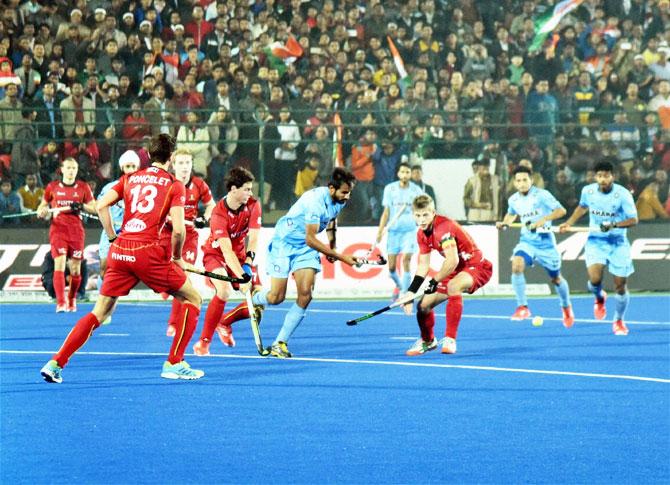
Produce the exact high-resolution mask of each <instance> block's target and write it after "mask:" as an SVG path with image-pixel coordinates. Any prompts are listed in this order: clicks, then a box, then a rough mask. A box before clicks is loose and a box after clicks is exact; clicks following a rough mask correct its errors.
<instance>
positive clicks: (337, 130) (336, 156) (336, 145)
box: [333, 113, 344, 167]
mask: <svg viewBox="0 0 670 485" xmlns="http://www.w3.org/2000/svg"><path fill="white" fill-rule="evenodd" d="M342 132H343V126H342V119H341V118H340V114H339V113H335V116H333V162H334V163H335V166H336V167H344V153H343V151H342Z"/></svg>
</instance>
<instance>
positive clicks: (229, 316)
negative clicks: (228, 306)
mask: <svg viewBox="0 0 670 485" xmlns="http://www.w3.org/2000/svg"><path fill="white" fill-rule="evenodd" d="M245 318H249V307H247V302H246V301H243V302H242V303H240V304H239V305H237V306H236V307H235V308H233V309H232V310H231V311H229V312H228V313H226V314H225V315H224V316H223V318H222V319H221V322H220V324H221V325H232V324H233V323H235V322H237V321H238V320H244V319H245Z"/></svg>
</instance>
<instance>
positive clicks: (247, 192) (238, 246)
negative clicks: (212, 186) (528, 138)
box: [193, 167, 261, 356]
mask: <svg viewBox="0 0 670 485" xmlns="http://www.w3.org/2000/svg"><path fill="white" fill-rule="evenodd" d="M253 181H254V176H253V175H252V174H251V172H249V170H247V169H246V168H242V167H234V168H232V169H231V170H230V172H228V175H227V176H226V189H227V190H228V193H227V194H226V196H225V197H224V198H223V199H221V200H220V201H219V202H218V203H217V204H216V207H215V208H214V210H213V211H212V218H211V220H210V236H209V239H207V242H206V243H205V244H204V245H203V247H202V249H203V252H204V255H203V263H204V265H205V269H206V270H207V271H211V272H212V273H219V274H224V275H229V276H234V277H236V278H241V277H242V273H247V274H249V275H250V276H253V275H252V273H253V272H252V268H251V265H252V264H253V261H254V257H255V255H256V247H257V245H258V235H259V232H260V227H261V205H260V203H259V202H258V201H257V200H256V199H254V198H253V197H252V196H251V194H252V191H251V187H252V182H253ZM247 235H248V236H249V243H248V245H247V246H246V247H245V245H244V241H245V239H246V237H247ZM211 281H212V284H213V285H214V288H215V290H216V294H215V295H214V297H213V298H212V301H210V302H209V305H208V306H207V313H205V324H204V326H203V328H202V333H201V334H200V339H199V340H198V341H197V342H196V343H195V345H194V346H193V352H194V353H195V355H200V356H204V355H209V345H210V343H211V341H212V336H213V335H214V331H215V330H216V331H217V333H218V334H219V338H220V339H221V341H222V342H223V344H224V345H227V346H228V347H234V346H235V339H234V338H233V331H232V328H231V326H230V324H231V323H233V322H234V321H237V320H242V319H244V318H249V311H248V309H247V304H246V301H245V302H244V303H241V304H240V305H238V306H237V308H235V309H234V310H233V311H232V312H229V313H228V314H226V316H225V317H224V322H223V324H221V325H219V323H220V320H221V316H222V315H223V310H224V309H225V306H226V300H228V297H229V295H230V288H231V286H230V284H229V283H227V282H225V281H221V280H211ZM252 284H253V285H254V286H259V285H260V280H259V279H258V275H257V274H256V275H255V276H254V277H253V279H252V281H251V282H249V283H246V284H244V285H240V286H239V290H240V291H242V292H246V291H249V288H250V286H251V285H252ZM235 289H238V288H235ZM256 310H257V312H258V313H256V318H257V319H258V320H259V321H260V311H261V308H260V307H259V306H256Z"/></svg>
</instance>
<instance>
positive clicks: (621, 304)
mask: <svg viewBox="0 0 670 485" xmlns="http://www.w3.org/2000/svg"><path fill="white" fill-rule="evenodd" d="M594 171H595V173H596V183H594V184H589V185H587V186H586V187H584V188H583V189H582V196H581V199H580V200H579V205H578V206H577V208H576V209H575V211H574V212H573V214H572V215H571V216H570V218H569V219H568V220H567V221H565V223H564V224H561V226H560V229H561V232H564V231H569V230H570V226H572V225H573V224H574V223H576V222H577V221H578V220H579V219H580V218H581V217H582V216H583V215H584V214H586V213H587V212H588V213H589V229H590V232H589V237H588V239H587V240H586V246H585V248H584V253H585V254H584V255H585V257H586V269H587V271H588V274H589V282H588V287H589V290H590V291H591V292H592V293H593V294H594V296H595V303H594V305H593V315H594V316H595V318H597V319H598V320H603V319H604V318H605V317H606V316H607V308H606V306H605V300H606V299H607V294H606V293H605V291H604V290H603V289H602V281H603V272H604V269H605V266H607V269H608V270H609V272H610V273H611V274H612V276H614V286H615V287H616V295H615V297H614V298H615V299H616V307H615V310H614V323H613V324H612V331H613V332H614V334H615V335H628V327H626V324H625V323H624V321H623V318H624V315H625V313H626V307H627V306H628V301H629V299H630V296H629V294H628V289H627V288H626V281H627V279H628V277H629V276H630V275H631V274H632V273H633V271H634V269H633V260H632V258H631V256H630V244H629V243H628V238H627V237H626V228H628V227H631V226H634V225H636V224H637V209H635V203H634V202H633V197H632V196H631V195H630V192H628V190H626V189H625V188H624V187H622V186H621V185H619V184H615V183H614V175H613V171H614V167H613V166H612V164H611V163H609V162H599V163H598V164H596V166H595V167H594Z"/></svg>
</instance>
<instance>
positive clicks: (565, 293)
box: [555, 278, 570, 308]
mask: <svg viewBox="0 0 670 485" xmlns="http://www.w3.org/2000/svg"><path fill="white" fill-rule="evenodd" d="M555 286H556V293H558V299H559V300H560V301H561V307H563V308H565V307H569V306H570V285H568V282H567V281H566V280H565V278H561V282H560V283H559V284H557V285H555Z"/></svg>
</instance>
